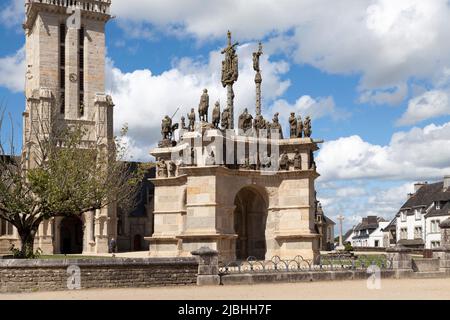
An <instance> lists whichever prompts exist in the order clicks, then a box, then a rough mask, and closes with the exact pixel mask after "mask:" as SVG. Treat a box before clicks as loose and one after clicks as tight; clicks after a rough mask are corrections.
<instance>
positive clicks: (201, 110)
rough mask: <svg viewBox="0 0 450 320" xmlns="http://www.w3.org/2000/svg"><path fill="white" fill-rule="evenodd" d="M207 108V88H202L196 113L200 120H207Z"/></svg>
mask: <svg viewBox="0 0 450 320" xmlns="http://www.w3.org/2000/svg"><path fill="white" fill-rule="evenodd" d="M208 108H209V95H208V90H207V89H203V94H202V96H201V97H200V103H199V105H198V115H199V117H200V121H205V122H208Z"/></svg>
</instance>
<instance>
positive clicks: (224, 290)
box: [0, 278, 450, 300]
mask: <svg viewBox="0 0 450 320" xmlns="http://www.w3.org/2000/svg"><path fill="white" fill-rule="evenodd" d="M4 299H77V300H80V299H81V300H85V299H87V300H90V299H101V300H105V299H106V300H114V299H125V300H126V299H161V300H166V299H174V300H196V299H203V300H209V299H217V300H228V299H232V300H240V299H258V300H259V299H283V300H288V299H301V300H304V299H313V300H316V299H344V300H348V299H350V300H352V299H377V300H378V299H450V278H447V279H401V280H396V279H385V280H382V282H381V289H372V290H370V289H368V288H367V285H366V281H361V280H353V281H329V282H308V283H278V284H258V285H236V286H218V287H196V286H188V287H180V286H178V287H159V288H143V289H135V288H130V289H89V290H77V291H59V292H35V293H21V294H0V300H4Z"/></svg>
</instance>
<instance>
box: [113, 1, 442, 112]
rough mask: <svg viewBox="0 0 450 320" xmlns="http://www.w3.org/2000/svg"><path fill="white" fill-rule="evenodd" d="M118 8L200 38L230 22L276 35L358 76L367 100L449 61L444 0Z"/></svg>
mask: <svg viewBox="0 0 450 320" xmlns="http://www.w3.org/2000/svg"><path fill="white" fill-rule="evenodd" d="M113 8H114V11H115V12H116V13H117V15H118V17H119V19H124V20H130V21H139V22H144V23H148V24H150V25H152V26H153V27H154V28H158V29H159V30H167V32H169V33H175V34H177V35H183V36H185V35H190V36H192V37H194V38H196V39H198V40H200V41H204V40H209V39H217V38H223V37H224V36H225V33H226V30H227V29H231V30H232V31H233V33H234V35H235V36H236V37H237V38H238V39H241V40H253V39H259V38H264V37H265V38H268V42H269V43H270V42H271V39H276V41H274V42H272V43H273V44H277V45H279V46H286V47H289V50H288V51H289V52H290V54H291V55H292V57H293V59H294V60H295V61H296V62H298V63H300V64H305V63H306V64H310V65H312V66H314V67H316V68H319V69H321V70H323V71H325V72H329V73H337V74H354V73H356V74H359V75H361V81H360V85H359V90H361V94H362V97H361V99H362V101H367V102H373V103H376V104H379V103H392V104H397V103H399V101H402V100H403V99H404V98H405V95H406V94H407V90H405V85H404V84H405V83H406V82H407V81H408V80H410V79H425V80H430V79H432V78H433V77H435V76H436V74H437V73H439V72H441V70H442V69H443V68H446V67H449V66H450V43H449V42H448V41H447V39H448V38H449V36H450V19H448V17H449V15H450V6H449V4H448V1H446V0H433V1H422V0H397V1H390V0H347V1H331V2H330V1H326V0H306V1H301V2H299V1H288V0H284V1H276V2H273V1H260V0H248V1H245V3H244V2H242V1H238V0H229V1H208V2H206V3H205V2H204V1H197V0H192V1H179V2H176V3H174V2H173V1H171V2H167V1H162V0H160V1H158V0H155V1H148V2H145V3H143V2H142V1H139V0H129V1H126V2H122V1H120V2H115V3H113ZM268 12H270V14H267V13H268ZM262 17H263V18H262ZM272 50H275V48H272ZM380 90H381V91H380Z"/></svg>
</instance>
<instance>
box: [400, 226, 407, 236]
mask: <svg viewBox="0 0 450 320" xmlns="http://www.w3.org/2000/svg"><path fill="white" fill-rule="evenodd" d="M400 239H408V228H401V229H400Z"/></svg>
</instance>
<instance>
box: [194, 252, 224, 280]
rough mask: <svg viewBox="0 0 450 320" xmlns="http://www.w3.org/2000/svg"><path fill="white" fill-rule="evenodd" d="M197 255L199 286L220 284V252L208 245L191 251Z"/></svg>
mask: <svg viewBox="0 0 450 320" xmlns="http://www.w3.org/2000/svg"><path fill="white" fill-rule="evenodd" d="M191 254H192V255H193V256H196V257H197V261H198V275H197V285H198V286H217V285H220V276H219V258H218V256H219V252H217V251H216V250H212V249H210V248H208V247H201V248H200V249H198V250H194V251H192V252H191Z"/></svg>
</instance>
